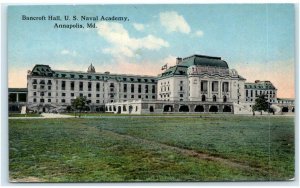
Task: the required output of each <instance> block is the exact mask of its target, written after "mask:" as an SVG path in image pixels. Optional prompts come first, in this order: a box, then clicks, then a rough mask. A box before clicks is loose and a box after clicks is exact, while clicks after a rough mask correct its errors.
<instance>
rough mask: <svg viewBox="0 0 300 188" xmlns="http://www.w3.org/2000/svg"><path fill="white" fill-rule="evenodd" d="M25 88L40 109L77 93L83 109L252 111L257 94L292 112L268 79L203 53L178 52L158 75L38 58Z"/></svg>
mask: <svg viewBox="0 0 300 188" xmlns="http://www.w3.org/2000/svg"><path fill="white" fill-rule="evenodd" d="M174 61H175V60H174ZM15 90H16V89H12V90H10V94H9V99H10V111H11V110H13V109H12V108H14V107H12V106H13V105H12V104H13V101H18V98H19V97H18V96H19V95H15V92H14V91H15ZM24 91H25V90H24ZM24 91H23V90H22V92H23V94H22V96H23V95H24ZM25 93H26V95H25V98H26V99H25V101H26V102H25V105H26V107H27V109H28V110H30V111H38V112H63V111H66V110H67V109H68V106H71V104H72V101H73V100H74V99H75V98H76V97H78V96H85V97H86V98H87V101H88V106H87V108H86V109H85V111H96V112H113V113H126V114H131V113H133V114H143V113H163V112H165V113H169V112H172V113H176V112H190V113H193V112H194V113H199V112H200V113H201V112H203V113H209V112H213V113H235V114H250V113H252V105H254V104H255V99H256V98H257V97H258V96H260V95H265V96H266V97H267V100H268V102H269V103H270V104H272V108H274V111H276V112H277V113H281V112H286V111H287V110H286V108H284V107H287V106H288V107H287V108H288V112H292V111H293V112H294V100H293V99H286V100H285V99H277V89H276V87H275V86H274V85H273V84H272V83H271V82H270V81H260V80H256V81H255V82H254V83H247V82H246V79H245V78H243V77H242V76H241V75H239V74H238V72H237V71H236V70H234V69H230V68H229V66H228V63H227V62H226V61H224V60H222V59H221V58H220V57H213V56H204V55H192V56H189V57H186V58H177V59H176V64H175V65H174V66H171V67H169V68H165V70H164V71H163V72H162V73H161V74H160V75H158V76H146V75H130V74H112V73H110V72H103V73H99V72H96V69H95V67H94V66H93V65H92V64H91V65H90V66H89V67H88V69H87V71H86V72H83V71H65V70H52V69H51V67H50V66H49V65H41V64H39V65H35V66H34V67H33V69H32V70H31V71H28V75H27V88H26V92H25ZM23 98H24V97H22V101H23V103H24V99H23ZM23 105H24V104H23ZM19 108H20V105H19V106H18V109H19ZM283 108H284V109H283ZM14 109H15V108H14ZM282 109H283V110H284V111H283V110H282Z"/></svg>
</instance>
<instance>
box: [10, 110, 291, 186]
mask: <svg viewBox="0 0 300 188" xmlns="http://www.w3.org/2000/svg"><path fill="white" fill-rule="evenodd" d="M9 144H10V157H9V158H10V162H9V168H10V179H11V181H19V182H26V181H42V182H106V181H116V182H119V181H130V182H131V181H134V182H136V181H243V180H248V181H249V180H266V181H268V180H287V179H290V178H293V177H294V118H293V117H284V116H281V117H271V118H270V117H266V116H264V117H258V116H256V117H252V116H249V117H246V116H245V117H243V116H228V117H226V116H220V117H218V116H214V117H206V118H195V117H190V118H183V117H172V118H162V117H153V118H143V117H131V118H130V117H129V118H128V117H127V118H126V117H124V118H115V119H114V118H97V119H96V118H92V119H83V118H82V119H78V118H77V119H32V120H12V119H11V120H9Z"/></svg>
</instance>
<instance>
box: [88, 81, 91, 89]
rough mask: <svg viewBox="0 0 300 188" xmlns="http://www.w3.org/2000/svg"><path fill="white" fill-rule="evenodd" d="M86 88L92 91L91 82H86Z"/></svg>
mask: <svg viewBox="0 0 300 188" xmlns="http://www.w3.org/2000/svg"><path fill="white" fill-rule="evenodd" d="M88 90H89V91H92V82H88Z"/></svg>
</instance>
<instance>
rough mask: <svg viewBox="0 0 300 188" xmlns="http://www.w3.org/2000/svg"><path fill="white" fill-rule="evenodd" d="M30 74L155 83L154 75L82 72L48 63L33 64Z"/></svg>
mask: <svg viewBox="0 0 300 188" xmlns="http://www.w3.org/2000/svg"><path fill="white" fill-rule="evenodd" d="M30 74H31V75H32V76H41V77H53V78H66V79H87V80H103V81H106V80H110V79H115V80H117V81H124V82H144V83H156V76H148V75H132V74H111V73H110V72H104V73H93V72H83V71H63V70H52V69H51V68H50V67H49V65H35V66H34V68H33V69H32V71H31V73H30Z"/></svg>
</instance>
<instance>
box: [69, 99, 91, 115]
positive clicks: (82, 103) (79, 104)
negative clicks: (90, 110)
mask: <svg viewBox="0 0 300 188" xmlns="http://www.w3.org/2000/svg"><path fill="white" fill-rule="evenodd" d="M86 105H87V100H86V97H81V96H79V97H76V99H74V100H73V101H72V107H73V108H74V110H75V111H76V110H79V117H80V115H81V111H82V110H83V109H84V108H85V107H86ZM75 117H76V114H75Z"/></svg>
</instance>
